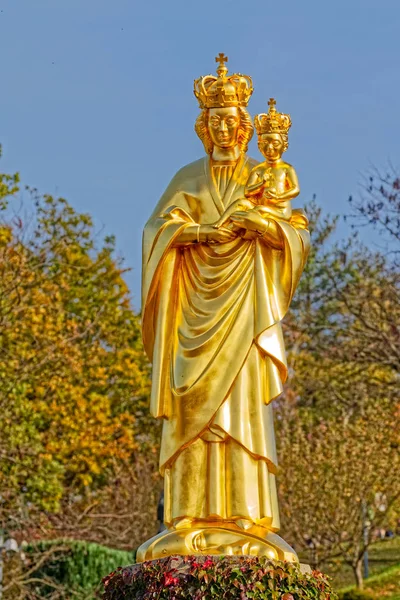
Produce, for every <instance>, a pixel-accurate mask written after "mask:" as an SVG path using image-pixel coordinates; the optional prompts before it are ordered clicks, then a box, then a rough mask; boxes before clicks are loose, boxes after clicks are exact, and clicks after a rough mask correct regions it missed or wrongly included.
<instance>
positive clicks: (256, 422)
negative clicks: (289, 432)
mask: <svg viewBox="0 0 400 600" xmlns="http://www.w3.org/2000/svg"><path fill="white" fill-rule="evenodd" d="M217 62H219V67H218V70H217V73H218V77H211V76H207V77H206V78H200V79H199V80H196V82H195V94H196V96H197V98H198V99H199V103H200V107H201V108H202V112H201V114H200V116H199V118H198V119H197V122H196V132H197V133H198V135H199V137H200V138H201V140H202V142H203V144H204V147H205V149H206V152H207V154H208V156H206V158H203V159H200V160H198V161H196V162H194V163H191V164H189V165H187V166H185V167H183V169H181V170H180V171H179V172H178V173H177V174H176V175H175V177H174V178H173V179H172V181H171V183H170V185H169V186H168V188H167V190H166V191H165V193H164V195H163V196H162V198H161V200H160V201H159V203H158V205H157V206H156V208H155V210H154V212H153V214H152V216H151V217H150V219H149V221H148V223H147V225H146V227H145V231H144V237H143V340H144V344H145V348H146V352H147V354H148V356H149V359H150V360H151V361H152V363H153V382H152V394H151V412H152V414H153V415H154V416H155V417H157V418H163V420H164V423H163V433H162V444H161V455H160V468H161V472H162V473H163V475H164V477H165V497H164V507H165V508H164V510H165V524H166V526H167V528H168V530H167V532H163V533H162V534H160V535H159V536H156V537H155V538H152V539H151V540H149V541H148V542H146V543H145V544H143V545H142V546H141V548H140V549H139V551H138V557H137V559H138V560H147V559H154V558H158V557H162V556H168V555H170V554H207V553H209V554H258V555H266V556H270V557H271V558H280V559H286V560H296V555H295V553H294V551H293V550H292V549H291V548H290V547H289V546H288V545H287V544H286V543H285V542H284V541H283V540H282V539H281V538H279V536H277V535H276V532H277V531H278V530H279V513H278V502H277V494H276V483H275V474H276V471H277V458H276V449H275V439H274V428H273V415H272V408H271V405H270V402H271V400H272V399H273V398H275V397H277V396H278V395H279V394H280V393H281V391H282V384H283V382H284V381H285V379H286V376H287V367H286V360H285V350H284V343H283V337H282V330H281V324H280V322H281V320H282V318H283V317H284V315H285V313H286V311H287V309H288V307H289V304H290V301H291V298H292V296H293V293H294V291H295V289H296V286H297V283H298V281H299V277H300V275H301V272H302V270H303V267H304V263H305V260H306V257H307V252H308V248H309V235H308V231H307V229H306V226H307V220H306V217H305V215H304V213H303V212H302V211H293V212H290V214H289V213H288V214H282V213H279V212H276V213H275V214H274V213H273V209H274V207H273V206H270V207H269V208H270V210H269V212H268V211H267V212H268V214H267V212H264V213H263V211H262V210H259V211H257V210H249V208H251V206H250V205H248V206H246V205H245V204H243V202H246V201H247V202H251V201H252V200H253V198H250V196H251V193H249V189H250V188H251V186H252V185H254V183H253V180H254V177H255V175H254V173H258V172H260V173H263V175H262V177H263V184H262V186H261V187H260V192H261V195H267V190H268V189H269V190H271V188H272V187H274V188H275V190H276V196H277V197H278V196H279V197H281V196H283V198H281V200H282V202H287V203H289V202H290V200H291V198H292V197H294V196H295V195H296V194H297V193H298V190H297V188H298V184H297V183H296V182H297V178H296V180H295V181H294V176H295V173H294V169H293V168H292V167H290V165H287V164H286V163H283V161H281V159H280V156H281V154H282V152H283V151H284V149H285V140H284V138H282V139H281V142H282V143H280V145H279V150H280V154H279V156H278V158H276V157H274V158H273V160H272V159H271V157H270V156H267V158H266V163H268V164H266V163H262V164H261V165H259V166H257V163H256V161H254V160H252V159H249V158H248V157H247V156H246V151H247V144H248V142H249V140H250V138H251V136H252V134H253V126H252V123H251V119H250V117H249V114H248V113H247V111H246V109H245V105H246V104H247V102H248V99H249V97H250V94H251V91H252V85H251V79H250V78H249V77H247V76H242V75H240V76H239V75H233V76H228V74H227V68H226V65H225V63H226V57H224V56H223V55H222V56H221V55H220V56H219V57H218V58H217ZM263 135H265V134H263ZM271 135H275V133H274V134H271ZM276 135H278V136H280V135H282V134H280V133H277V134H276ZM263 143H265V140H264V141H263ZM273 145H274V148H275V149H276V147H277V145H276V144H273ZM266 154H267V152H266ZM274 156H275V155H274ZM257 169H259V170H258V171H257ZM268 169H269V171H268V173H269V175H265V172H266V170H268ZM291 169H292V171H291ZM293 173H294V175H293ZM290 178H291V179H290ZM264 179H265V181H264ZM289 179H290V183H287V180H289ZM296 185H297V188H296ZM279 186H281V187H279ZM264 188H265V189H264ZM245 195H246V196H248V198H247V199H246V197H245ZM273 200H274V201H276V198H273ZM241 202H242V205H240V203H241ZM235 203H236V204H235ZM262 204H268V203H267V202H266V201H263V203H262ZM272 204H273V203H272V202H271V205H272ZM275 204H276V202H275ZM232 205H234V206H235V211H234V212H232V209H231V206H232ZM288 206H289V204H288ZM289 208H290V206H289ZM275 209H276V206H275ZM278 210H280V208H279V207H278ZM290 211H291V208H290ZM221 217H222V220H224V219H225V217H226V219H225V222H226V223H227V225H226V226H224V225H223V224H222V223H221ZM228 221H229V223H228Z"/></svg>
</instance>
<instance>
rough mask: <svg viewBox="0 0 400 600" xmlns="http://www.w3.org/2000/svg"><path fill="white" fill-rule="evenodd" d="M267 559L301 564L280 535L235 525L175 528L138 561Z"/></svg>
mask: <svg viewBox="0 0 400 600" xmlns="http://www.w3.org/2000/svg"><path fill="white" fill-rule="evenodd" d="M177 554H178V555H181V556H187V555H200V556H201V555H228V556H243V555H247V556H265V557H266V558H268V559H270V560H281V561H286V562H298V561H299V559H298V557H297V554H296V552H295V551H294V550H293V548H291V547H290V546H289V544H287V543H286V542H285V540H283V539H282V538H281V537H279V535H277V534H276V533H273V532H272V531H269V530H267V529H265V528H264V527H261V526H257V525H253V526H252V527H250V528H248V529H242V528H240V527H239V526H238V525H236V524H235V523H223V524H222V523H215V524H208V525H207V526H200V525H198V526H196V524H192V526H189V527H182V528H179V527H178V528H173V529H168V530H166V531H162V532H161V533H159V534H158V535H155V536H154V537H152V538H150V539H149V540H147V542H145V543H144V544H142V545H141V546H140V547H139V549H138V551H137V555H136V561H137V562H144V561H146V560H154V559H157V558H165V557H167V556H172V555H177Z"/></svg>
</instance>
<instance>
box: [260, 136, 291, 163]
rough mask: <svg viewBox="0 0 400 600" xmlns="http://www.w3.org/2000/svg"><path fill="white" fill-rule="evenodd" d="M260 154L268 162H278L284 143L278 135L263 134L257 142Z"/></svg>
mask: <svg viewBox="0 0 400 600" xmlns="http://www.w3.org/2000/svg"><path fill="white" fill-rule="evenodd" d="M258 147H259V149H260V152H261V153H262V154H263V155H264V156H265V158H266V159H267V160H268V161H269V162H274V161H276V160H279V159H280V157H281V156H282V154H283V151H284V148H285V143H284V140H283V138H282V136H281V134H280V133H264V134H263V135H262V136H261V138H260V139H259V141H258Z"/></svg>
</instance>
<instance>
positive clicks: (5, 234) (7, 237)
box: [0, 226, 12, 247]
mask: <svg viewBox="0 0 400 600" xmlns="http://www.w3.org/2000/svg"><path fill="white" fill-rule="evenodd" d="M11 240H12V230H11V227H4V226H0V247H1V246H7V244H9V243H10V242H11Z"/></svg>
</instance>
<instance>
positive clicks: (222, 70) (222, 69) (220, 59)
mask: <svg viewBox="0 0 400 600" xmlns="http://www.w3.org/2000/svg"><path fill="white" fill-rule="evenodd" d="M215 62H217V63H219V65H218V69H217V73H218V75H220V77H222V76H223V75H226V73H227V72H228V68H227V66H226V64H225V63H227V62H228V57H227V56H225V54H224V53H223V52H220V53H219V54H218V56H216V57H215Z"/></svg>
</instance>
